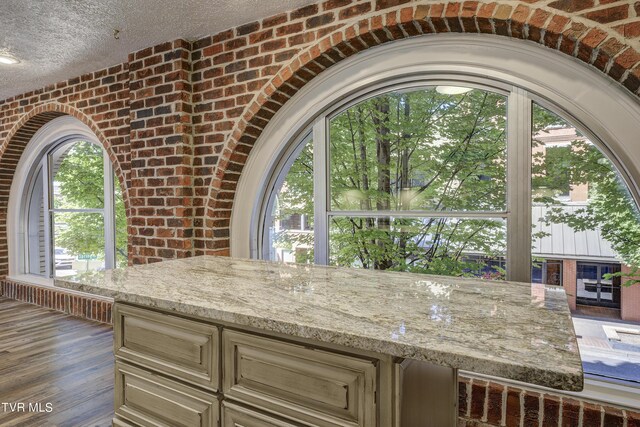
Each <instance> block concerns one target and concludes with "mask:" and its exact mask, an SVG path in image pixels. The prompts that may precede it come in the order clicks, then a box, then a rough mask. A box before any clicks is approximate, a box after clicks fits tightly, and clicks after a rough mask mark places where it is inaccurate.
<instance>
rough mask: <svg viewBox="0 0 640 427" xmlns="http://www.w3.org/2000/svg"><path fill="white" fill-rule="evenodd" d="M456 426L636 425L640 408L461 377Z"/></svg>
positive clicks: (639, 422)
mask: <svg viewBox="0 0 640 427" xmlns="http://www.w3.org/2000/svg"><path fill="white" fill-rule="evenodd" d="M459 387H460V396H459V401H458V404H459V415H460V419H459V424H458V425H459V426H460V427H489V426H492V427H493V426H496V427H498V426H499V427H503V426H507V427H521V426H522V427H539V426H542V427H560V426H562V427H570V426H583V427H587V426H588V427H640V412H637V411H630V410H626V409H623V408H618V407H615V406H612V405H606V404H601V403H598V402H590V401H585V400H577V399H575V398H573V397H568V396H561V395H556V394H553V393H541V392H536V391H527V390H523V389H522V388H517V387H511V386H507V385H504V384H500V383H497V382H488V381H485V380H482V379H472V378H462V379H461V381H460V383H459Z"/></svg>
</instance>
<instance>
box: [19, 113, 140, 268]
mask: <svg viewBox="0 0 640 427" xmlns="http://www.w3.org/2000/svg"><path fill="white" fill-rule="evenodd" d="M74 120H75V119H72V118H67V117H64V118H61V119H56V120H54V121H53V122H56V123H53V122H52V124H50V125H48V126H45V127H43V131H42V132H39V133H37V134H36V135H35V136H34V138H33V144H31V143H30V145H29V146H28V147H27V150H26V153H25V155H24V158H25V159H21V164H20V165H19V166H18V172H17V173H16V177H17V178H18V179H19V178H20V177H22V187H21V188H20V190H21V194H14V191H13V189H12V197H13V198H14V202H13V204H14V205H17V206H18V208H17V215H15V218H14V222H13V223H14V224H16V227H15V228H16V229H17V230H18V231H19V233H18V235H17V236H16V237H17V239H16V240H17V242H16V247H18V248H21V249H20V250H19V251H15V252H14V255H15V257H16V258H17V259H16V260H14V265H15V266H16V267H14V268H13V272H12V274H14V275H15V274H16V273H18V274H27V275H30V276H31V277H41V278H45V279H47V278H53V277H62V276H66V275H71V274H76V273H81V272H85V271H92V270H102V269H108V268H114V267H118V266H125V265H126V264H127V226H126V215H125V209H124V200H123V197H122V192H121V191H120V185H119V184H118V183H117V182H116V180H115V179H114V173H113V168H112V165H111V162H110V159H109V157H108V155H107V153H106V152H105V150H104V149H103V148H102V146H101V145H100V144H99V143H98V141H96V140H95V137H93V138H92V135H91V134H90V133H89V132H87V130H88V129H85V128H84V125H82V124H81V123H80V124H77V123H75V122H74ZM69 125H71V126H72V127H73V126H80V125H82V126H83V127H82V128H80V130H81V132H80V134H78V133H74V132H65V127H68V126H69ZM60 129H62V130H63V131H62V132H61V133H62V135H60V134H59V132H58V131H59V130H60ZM83 133H84V135H83ZM15 200H17V201H15ZM10 204H11V203H10Z"/></svg>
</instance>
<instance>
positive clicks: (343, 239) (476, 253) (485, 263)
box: [274, 89, 640, 278]
mask: <svg viewBox="0 0 640 427" xmlns="http://www.w3.org/2000/svg"><path fill="white" fill-rule="evenodd" d="M561 127H570V125H569V124H568V123H566V122H565V121H564V120H562V119H561V118H559V117H558V116H556V115H554V114H552V113H550V112H549V111H548V110H545V109H543V108H540V107H534V110H533V133H534V135H535V134H538V133H539V132H540V131H542V130H544V129H549V128H551V129H553V128H561ZM329 132H330V139H329V140H330V146H329V147H328V148H329V153H330V154H329V163H330V164H329V166H328V167H329V172H330V178H329V183H328V185H329V187H330V198H329V200H328V203H329V204H330V209H331V215H330V221H329V239H330V241H329V249H330V261H331V263H332V264H335V265H343V266H361V267H365V268H374V269H382V270H403V271H415V272H427V273H435V274H446V275H484V276H485V277H490V278H503V277H504V269H503V268H501V266H500V265H499V264H498V263H496V262H493V261H489V260H497V259H499V258H500V257H502V256H504V252H505V246H506V232H505V223H504V222H503V221H502V220H500V219H484V218H482V219H478V218H474V219H471V218H467V219H464V218H438V217H435V218H433V217H431V218H429V217H427V216H425V215H423V214H421V211H422V212H424V211H438V212H447V211H463V212H478V211H483V212H492V211H493V212H501V211H505V210H506V167H505V166H506V99H505V97H504V96H502V95H499V94H495V93H491V92H486V91H482V90H472V91H469V92H466V93H464V94H460V95H446V94H442V93H439V92H438V91H437V90H435V89H426V90H425V89H420V90H413V91H407V92H392V93H386V94H383V95H378V96H376V97H373V98H370V99H367V100H365V101H363V102H360V103H358V104H356V105H353V106H350V107H349V108H347V109H345V110H343V111H342V112H340V113H338V114H336V115H335V116H334V117H333V118H332V119H331V121H330V125H329ZM540 144H541V142H539V141H535V140H534V152H536V150H535V148H536V147H537V146H539V145H540ZM546 154H547V155H546V156H545V155H544V154H541V153H538V154H534V157H533V164H532V168H533V175H532V185H533V189H534V200H533V202H534V204H544V205H546V206H547V208H548V209H546V212H547V216H546V218H545V220H546V221H547V222H549V223H563V222H564V223H567V224H569V225H570V226H571V227H572V228H573V229H574V230H576V231H586V230H594V229H600V230H601V233H602V235H603V236H604V237H605V238H606V239H607V240H608V241H609V242H610V243H611V245H612V247H613V249H614V250H615V251H616V252H617V253H618V254H619V256H620V257H621V258H622V260H623V261H624V262H625V263H627V264H629V265H639V264H640V250H639V249H638V248H640V244H639V243H640V223H639V222H638V219H637V218H638V217H637V215H636V209H635V205H634V204H633V203H632V202H631V199H630V198H629V195H628V194H627V192H626V189H625V186H624V185H621V182H620V179H619V175H618V174H617V172H616V171H615V168H614V167H613V165H612V164H611V162H610V161H608V160H607V159H606V157H604V155H603V154H602V153H601V152H600V151H599V150H598V149H597V148H596V147H595V146H594V145H592V144H591V143H589V142H588V141H584V140H582V139H580V140H579V141H574V142H573V143H572V144H571V147H565V148H554V149H551V148H549V149H548V150H546ZM296 155H298V154H297V153H296ZM313 183H314V173H313V144H312V142H311V141H309V142H307V144H306V145H304V147H303V148H302V150H301V151H300V153H299V155H298V157H297V159H296V160H295V161H294V162H293V163H292V165H291V168H290V170H289V172H288V174H287V177H286V181H285V183H284V184H283V185H282V187H281V191H280V192H279V193H278V204H277V207H276V208H275V211H274V214H275V217H276V219H284V218H287V217H290V216H291V215H295V214H305V215H306V216H307V217H308V218H310V219H311V222H313V200H314V197H313ZM581 184H588V186H589V200H588V203H587V204H586V206H584V207H583V208H581V209H579V210H577V211H575V210H574V211H568V210H566V209H563V208H562V207H563V203H564V202H563V200H562V198H560V197H558V196H560V195H565V194H567V193H568V192H569V191H571V189H572V188H573V187H575V186H577V185H581ZM394 211H397V212H402V214H395V215H394V214H393V213H392V212H394ZM411 212H413V213H411ZM274 242H275V245H276V246H278V247H283V248H288V249H289V250H292V251H293V250H295V249H296V248H300V247H311V248H312V247H313V235H312V234H310V233H298V232H292V231H290V230H282V231H280V232H278V233H276V234H275V235H274ZM312 260H313V252H312V251H296V261H298V262H311V261H312Z"/></svg>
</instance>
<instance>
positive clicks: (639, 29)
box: [613, 21, 640, 39]
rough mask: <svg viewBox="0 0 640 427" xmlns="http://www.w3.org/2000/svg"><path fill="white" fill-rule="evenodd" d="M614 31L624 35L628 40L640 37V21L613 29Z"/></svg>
mask: <svg viewBox="0 0 640 427" xmlns="http://www.w3.org/2000/svg"><path fill="white" fill-rule="evenodd" d="M613 29H614V30H616V31H617V32H619V33H620V34H622V35H623V36H624V37H626V38H630V39H631V38H637V37H640V21H634V22H629V23H626V24H622V25H618V26H616V27H613Z"/></svg>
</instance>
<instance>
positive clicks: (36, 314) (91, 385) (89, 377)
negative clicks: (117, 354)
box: [0, 297, 114, 427]
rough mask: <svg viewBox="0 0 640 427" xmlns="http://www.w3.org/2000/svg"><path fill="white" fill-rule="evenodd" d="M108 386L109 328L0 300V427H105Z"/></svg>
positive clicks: (110, 384)
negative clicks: (18, 406)
mask: <svg viewBox="0 0 640 427" xmlns="http://www.w3.org/2000/svg"><path fill="white" fill-rule="evenodd" d="M113 381H114V373H113V334H112V329H111V327H110V326H108V325H103V324H99V323H95V322H90V321H87V320H83V319H78V318H75V317H72V316H68V315H65V314H62V313H58V312H55V311H51V310H48V309H45V308H41V307H37V306H34V305H30V304H26V303H23V302H19V301H14V300H10V299H7V298H2V297H0V426H3V427H4V426H59V427H63V426H64V427H67V426H68V427H84V426H110V425H111V419H112V417H113ZM19 402H20V403H24V404H25V411H24V412H22V411H19V412H10V408H9V406H8V405H3V403H19ZM29 403H31V404H40V405H41V408H40V409H41V410H42V411H43V412H37V411H36V412H29V411H28V409H29V407H28V405H29ZM47 403H49V404H51V409H52V410H51V411H50V412H46V409H47V406H46V404H47ZM31 409H36V408H33V407H32V408H31Z"/></svg>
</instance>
